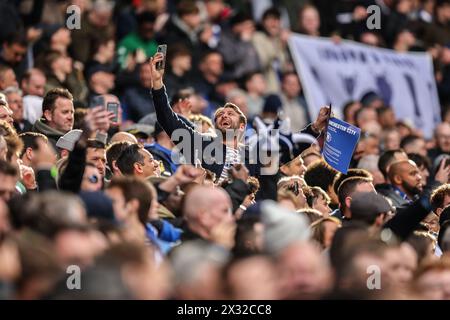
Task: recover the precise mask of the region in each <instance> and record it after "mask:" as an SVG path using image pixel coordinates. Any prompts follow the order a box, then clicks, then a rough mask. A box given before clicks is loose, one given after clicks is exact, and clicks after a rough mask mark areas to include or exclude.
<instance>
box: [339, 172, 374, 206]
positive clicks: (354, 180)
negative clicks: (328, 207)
mask: <svg viewBox="0 0 450 320" xmlns="http://www.w3.org/2000/svg"><path fill="white" fill-rule="evenodd" d="M371 182H372V179H369V178H364V177H350V178H347V179H345V180H344V181H342V183H341V185H340V186H339V188H338V199H339V204H340V205H341V209H344V208H346V205H345V198H347V197H348V196H350V195H351V194H353V192H355V190H356V188H357V187H358V186H359V185H360V184H363V183H371Z"/></svg>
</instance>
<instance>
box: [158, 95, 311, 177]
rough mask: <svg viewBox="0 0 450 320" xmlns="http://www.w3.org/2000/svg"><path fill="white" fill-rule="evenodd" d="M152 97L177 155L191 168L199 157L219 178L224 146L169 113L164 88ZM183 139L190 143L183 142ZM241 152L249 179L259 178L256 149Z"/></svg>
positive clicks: (169, 108)
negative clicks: (177, 148)
mask: <svg viewBox="0 0 450 320" xmlns="http://www.w3.org/2000/svg"><path fill="white" fill-rule="evenodd" d="M152 94H153V104H154V106H155V111H156V116H157V119H158V122H159V123H160V124H161V126H162V127H163V129H164V131H166V133H167V134H168V135H169V137H171V139H172V141H173V142H174V144H175V145H177V144H179V145H178V147H179V148H180V147H181V148H182V149H181V150H180V153H182V154H183V156H184V157H185V160H186V162H187V163H191V164H193V163H195V157H196V156H198V158H199V159H200V160H201V163H202V167H203V168H205V169H208V170H210V171H212V172H214V173H215V174H216V176H217V177H219V176H220V174H221V173H222V170H223V167H224V164H225V157H226V146H225V144H224V143H223V142H222V139H221V138H217V137H211V136H209V135H205V134H201V133H199V132H197V131H195V129H193V128H192V127H190V126H188V125H187V124H186V123H185V121H183V120H182V119H181V118H180V116H179V115H178V114H176V113H175V112H174V111H173V110H172V108H171V106H170V104H169V100H168V97H167V94H166V89H165V87H162V88H161V89H159V90H152ZM180 129H181V130H183V131H181V130H180ZM177 130H179V131H177ZM174 132H176V134H175V135H173V133H174ZM301 132H302V133H308V134H311V135H315V133H314V132H313V131H312V129H311V126H308V127H306V128H305V129H303V130H302V131H301ZM177 133H181V134H182V135H181V137H180V136H177ZM185 138H186V139H188V140H189V141H183V139H185ZM240 151H241V152H240V153H241V154H244V164H245V166H246V167H247V168H248V170H249V172H250V175H251V176H255V177H260V174H261V169H262V164H261V162H260V157H259V150H258V148H256V150H255V151H254V152H252V153H250V151H249V149H248V147H247V146H242V147H241V150H240Z"/></svg>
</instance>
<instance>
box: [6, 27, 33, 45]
mask: <svg viewBox="0 0 450 320" xmlns="http://www.w3.org/2000/svg"><path fill="white" fill-rule="evenodd" d="M4 43H6V44H7V45H12V44H14V43H17V44H19V45H20V46H22V47H26V46H28V42H27V36H26V34H25V32H24V31H23V30H21V31H16V32H12V33H10V34H8V35H7V36H6V38H5V41H4Z"/></svg>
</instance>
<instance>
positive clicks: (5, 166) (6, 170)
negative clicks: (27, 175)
mask: <svg viewBox="0 0 450 320" xmlns="http://www.w3.org/2000/svg"><path fill="white" fill-rule="evenodd" d="M0 173H1V174H4V175H6V176H13V177H17V176H18V175H19V171H18V170H17V167H15V166H13V165H12V164H11V163H9V162H7V161H4V160H0Z"/></svg>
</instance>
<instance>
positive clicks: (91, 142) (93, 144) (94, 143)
mask: <svg viewBox="0 0 450 320" xmlns="http://www.w3.org/2000/svg"><path fill="white" fill-rule="evenodd" d="M86 147H87V148H92V149H105V144H104V143H103V142H100V141H98V140H95V139H88V141H87V144H86Z"/></svg>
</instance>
